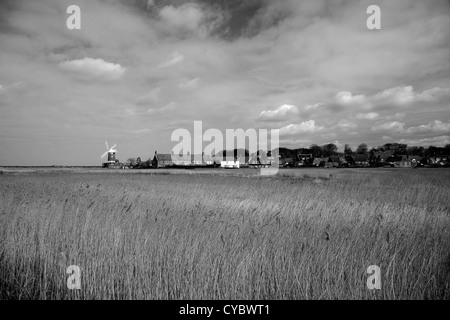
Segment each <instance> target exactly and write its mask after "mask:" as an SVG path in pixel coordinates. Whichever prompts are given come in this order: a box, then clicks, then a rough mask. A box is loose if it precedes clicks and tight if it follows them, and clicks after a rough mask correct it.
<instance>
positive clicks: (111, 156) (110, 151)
mask: <svg viewBox="0 0 450 320" xmlns="http://www.w3.org/2000/svg"><path fill="white" fill-rule="evenodd" d="M105 144H106V152H105V153H104V154H102V155H101V157H100V159H103V158H104V157H105V156H106V155H108V160H107V161H106V162H105V163H103V167H107V166H108V165H111V164H114V163H116V162H117V161H116V152H117V150H116V149H114V148H115V147H117V144H115V145H113V146H112V147H111V148H110V147H109V146H108V141H105Z"/></svg>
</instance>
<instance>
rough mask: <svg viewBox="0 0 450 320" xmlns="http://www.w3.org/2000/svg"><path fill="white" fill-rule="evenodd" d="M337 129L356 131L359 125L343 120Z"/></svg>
mask: <svg viewBox="0 0 450 320" xmlns="http://www.w3.org/2000/svg"><path fill="white" fill-rule="evenodd" d="M336 127H338V128H341V129H344V130H347V129H356V128H357V127H358V125H357V124H356V123H354V122H352V121H350V120H347V119H342V120H340V121H339V123H338V124H337V125H336Z"/></svg>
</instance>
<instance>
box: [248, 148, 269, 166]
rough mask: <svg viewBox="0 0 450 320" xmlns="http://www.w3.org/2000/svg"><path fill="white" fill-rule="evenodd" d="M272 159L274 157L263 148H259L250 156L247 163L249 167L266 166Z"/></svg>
mask: <svg viewBox="0 0 450 320" xmlns="http://www.w3.org/2000/svg"><path fill="white" fill-rule="evenodd" d="M274 160H275V159H274V157H272V156H268V154H267V153H266V152H265V151H264V150H259V151H257V152H256V153H253V154H252V155H251V156H250V159H249V160H248V165H249V166H250V167H268V166H270V165H271V163H272V162H274Z"/></svg>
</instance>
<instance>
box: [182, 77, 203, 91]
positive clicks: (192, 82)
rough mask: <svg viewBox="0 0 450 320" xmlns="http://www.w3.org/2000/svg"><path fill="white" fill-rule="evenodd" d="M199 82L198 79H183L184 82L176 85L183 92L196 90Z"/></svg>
mask: <svg viewBox="0 0 450 320" xmlns="http://www.w3.org/2000/svg"><path fill="white" fill-rule="evenodd" d="M200 82H201V79H200V78H194V79H185V80H184V81H182V82H181V83H179V84H178V87H179V88H180V89H184V90H192V89H195V88H197V87H198V86H199V85H200Z"/></svg>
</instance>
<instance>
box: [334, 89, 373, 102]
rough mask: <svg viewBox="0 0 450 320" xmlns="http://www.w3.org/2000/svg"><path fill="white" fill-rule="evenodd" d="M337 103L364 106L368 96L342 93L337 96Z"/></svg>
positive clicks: (348, 92) (347, 92)
mask: <svg viewBox="0 0 450 320" xmlns="http://www.w3.org/2000/svg"><path fill="white" fill-rule="evenodd" d="M335 98H336V101H337V102H338V103H341V104H354V103H358V104H362V103H364V102H365V101H366V99H367V98H366V96H364V95H356V96H354V95H353V94H352V93H351V92H350V91H341V92H338V93H337V94H336V97H335Z"/></svg>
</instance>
